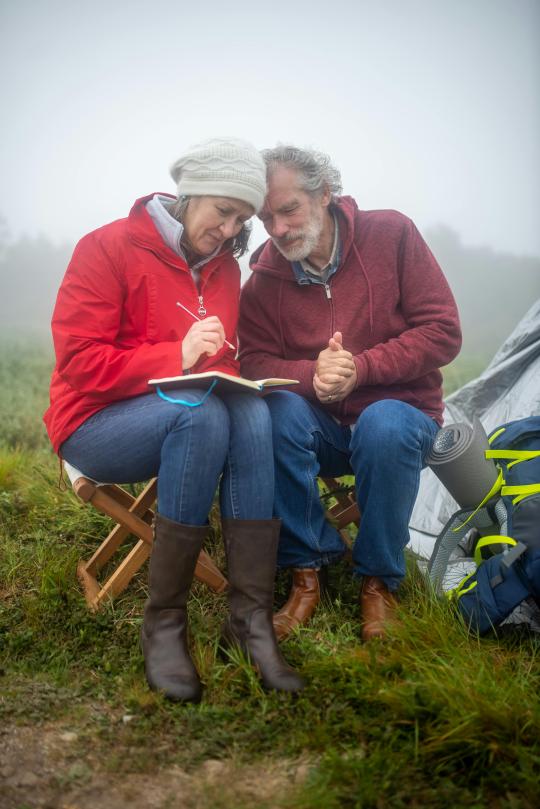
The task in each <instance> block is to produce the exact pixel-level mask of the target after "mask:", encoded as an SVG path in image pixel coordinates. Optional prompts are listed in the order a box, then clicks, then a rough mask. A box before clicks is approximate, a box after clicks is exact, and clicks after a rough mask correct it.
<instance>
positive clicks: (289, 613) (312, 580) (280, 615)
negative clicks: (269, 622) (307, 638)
mask: <svg viewBox="0 0 540 809" xmlns="http://www.w3.org/2000/svg"><path fill="white" fill-rule="evenodd" d="M325 573H326V568H322V570H316V569H315V568H309V567H307V568H300V567H294V568H293V571H292V574H293V580H292V587H291V592H290V593H289V598H288V600H287V602H286V603H285V604H284V605H283V607H282V608H281V609H280V610H278V612H276V614H275V615H274V618H273V623H274V631H275V633H276V638H277V639H278V640H283V638H286V637H287V636H288V635H290V633H291V632H292V630H293V629H294V628H295V627H296V626H300V624H306V623H307V622H308V621H309V619H310V618H311V616H312V615H313V613H314V612H315V609H316V608H317V604H318V603H319V601H320V600H321V578H324V574H325Z"/></svg>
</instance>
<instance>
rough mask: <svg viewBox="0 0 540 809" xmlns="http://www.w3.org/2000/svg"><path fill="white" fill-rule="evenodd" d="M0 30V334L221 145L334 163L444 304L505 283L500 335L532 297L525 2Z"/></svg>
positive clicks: (224, 11)
mask: <svg viewBox="0 0 540 809" xmlns="http://www.w3.org/2000/svg"><path fill="white" fill-rule="evenodd" d="M0 23H1V25H0V29H1V34H0V37H1V47H0V60H1V63H2V75H3V76H4V81H3V83H2V87H1V88H0V99H1V100H0V103H1V109H2V110H3V112H4V115H3V121H4V125H3V128H2V147H3V148H2V150H1V151H0V171H1V176H2V186H3V191H4V193H3V200H2V201H1V202H0V216H1V217H2V220H3V227H2V233H1V234H0V242H1V243H2V245H3V247H4V260H3V261H2V265H1V270H2V275H1V283H2V300H3V301H4V303H3V305H2V306H3V310H4V311H3V312H2V315H3V322H4V325H6V324H9V322H10V318H11V317H12V316H14V315H15V314H18V315H19V320H21V318H22V321H21V322H24V321H25V320H30V321H32V322H34V323H37V324H39V323H41V321H42V320H43V322H46V321H47V319H48V317H49V316H50V308H51V306H52V302H51V298H52V296H53V293H51V292H50V288H51V287H54V286H55V285H56V284H57V283H58V280H59V277H60V276H61V269H63V265H64V263H65V261H66V260H67V257H68V256H69V253H70V251H71V249H72V247H73V245H74V243H75V242H76V241H77V239H78V238H80V236H82V235H83V234H84V233H86V232H88V231H89V230H92V229H93V228H95V227H98V226H100V225H102V224H104V223H105V222H108V221H111V220H113V219H116V218H118V217H121V216H125V215H126V214H127V212H128V211H129V209H130V207H131V205H132V203H133V201H134V200H135V199H136V198H137V197H139V196H142V195H144V194H148V193H150V192H152V191H157V190H160V191H169V192H174V185H173V183H172V180H171V179H170V177H169V174H168V167H169V165H170V164H171V163H172V162H173V160H175V159H176V158H177V157H178V155H179V154H180V153H181V152H182V151H183V149H185V147H186V146H188V145H189V144H191V143H193V142H196V141H197V140H200V139H202V138H205V137H211V136H212V135H224V134H225V135H236V136H240V137H244V138H247V139H248V140H251V141H252V142H253V143H254V144H255V145H256V146H258V147H264V146H271V145H274V144H275V143H276V142H277V141H286V142H292V143H295V144H298V145H301V146H306V145H307V146H313V147H315V148H318V149H322V150H323V151H325V152H328V153H329V154H330V155H331V156H332V158H333V160H334V162H335V164H336V165H337V166H338V167H339V168H340V169H341V172H342V177H343V185H344V190H345V193H348V194H351V195H352V196H354V197H355V198H356V200H357V202H358V204H359V206H360V207H361V208H366V209H369V208H396V209H398V210H401V211H403V212H404V213H406V214H407V215H408V216H410V217H412V219H413V220H414V221H415V222H416V224H417V225H418V226H419V228H420V229H421V231H422V232H423V233H424V235H426V237H428V241H430V244H431V246H432V247H433V248H434V251H435V253H436V254H438V253H439V254H438V257H439V258H440V260H441V263H443V268H444V269H445V270H446V271H447V272H448V273H449V277H450V280H451V283H452V284H453V285H455V284H459V283H461V282H462V281H463V282H464V283H465V287H464V288H463V289H461V288H460V289H456V290H455V291H456V294H457V295H458V299H462V300H464V301H465V302H466V301H467V300H468V295H469V292H468V291H467V284H468V283H469V282H470V281H471V279H470V277H469V276H470V273H473V274H476V275H475V278H473V279H472V281H473V282H474V283H473V287H472V288H474V289H475V290H476V293H475V294H477V293H478V290H479V288H480V287H479V284H480V281H481V279H490V278H491V280H492V281H494V282H496V283H497V284H498V283H506V282H504V278H505V275H507V274H508V271H509V268H510V267H512V268H513V269H512V272H513V273H515V272H518V275H517V276H514V282H513V289H510V295H511V297H512V302H511V304H510V308H512V306H514V304H515V306H514V308H515V315H513V317H514V318H515V317H518V316H519V311H521V310H524V308H526V302H527V301H526V299H529V300H530V299H532V297H535V296H537V295H538V294H540V265H539V263H538V260H537V259H535V258H534V257H535V256H540V228H539V227H538V223H539V221H540V216H539V214H540V183H539V182H538V180H539V178H540V171H539V169H540V48H539V30H540V4H539V3H538V2H537V1H536V0H378V2H377V3H373V2H366V0H357V1H356V2H355V3H354V4H353V3H352V2H342V0H336V1H335V2H332V3H322V2H318V0H311V1H310V2H307V0H306V1H304V0H297V2H295V3H290V2H287V3H285V2H282V0H276V2H273V3H272V4H258V3H246V2H243V0H238V2H236V3H234V4H224V3H219V4H218V3H215V2H213V0H210V1H209V2H206V3H188V2H174V3H173V2H168V0H155V2H153V3H148V2H140V0H130V2H124V0H117V1H116V2H107V3H105V2H102V0H95V1H94V2H93V3H91V4H83V3H77V2H73V0H71V2H65V1H64V0H49V2H47V3H37V2H35V1H33V2H29V0H18V2H17V3H16V4H15V3H14V2H4V3H3V4H2V7H1V19H0ZM444 233H446V234H447V235H448V233H451V234H453V235H452V237H451V238H450V242H451V241H452V239H454V247H455V245H456V244H457V245H458V246H459V249H457V248H456V249H454V251H453V253H452V257H451V260H450V259H449V258H448V256H447V255H446V254H444V255H443V253H444V250H443V247H444V245H446V247H445V248H444V249H446V248H448V244H449V242H448V239H446V242H445V241H444V238H442V237H441V234H444ZM263 238H265V234H264V231H263V230H262V227H261V225H260V223H258V222H256V223H255V227H254V235H253V237H252V247H253V248H254V247H255V246H256V245H257V244H258V243H259V242H260V241H261V240H262V239H263ZM441 238H442V241H441ZM437 239H439V242H440V244H435V242H436V241H437ZM32 245H33V247H32ZM39 245H41V248H40V247H39ZM441 245H443V247H441ZM6 249H7V252H6ZM40 249H41V255H42V259H43V260H40V258H39V256H40ZM437 251H438V253H437ZM467 251H468V252H467ZM451 252H452V251H451ZM465 253H467V255H468V256H469V258H470V257H471V256H473V255H474V256H475V260H474V261H472V263H471V261H469V263H467V262H465V263H464V264H462V265H460V267H459V268H457V267H456V268H452V267H449V266H445V261H446V263H447V264H448V261H449V260H450V263H452V262H455V261H457V260H458V257H459V256H461V258H463V257H464V255H465ZM23 254H24V256H25V258H24V260H23V259H22V256H23ZM16 255H17V256H19V258H20V259H21V263H20V264H17V263H16V259H15V257H16ZM479 257H482V260H481V261H480V263H479ZM8 259H9V260H8ZM514 260H515V261H514ZM495 265H496V267H497V269H496V271H495V270H493V272H494V275H493V276H491V275H490V272H491V270H492V268H493V267H495ZM465 267H468V268H469V270H467V272H465V270H464V268H465ZM518 267H519V268H520V269H519V270H518V269H517V268H518ZM524 268H526V269H524ZM243 271H244V274H247V272H248V270H247V265H246V264H244V267H243ZM21 275H24V279H21V277H20V276H21ZM13 281H15V283H12V282H13ZM21 285H22V288H21ZM45 288H46V289H47V292H46V293H45V291H44V290H45ZM506 288H507V287H506V286H505V287H504V289H505V290H506ZM40 290H41V291H40ZM505 294H506V293H505ZM47 296H48V297H47ZM37 298H39V300H37ZM514 298H515V300H514ZM522 299H523V301H522ZM469 303H470V302H469ZM38 304H39V306H38ZM478 305H479V306H480V310H479V311H482V308H481V306H482V302H481V301H480V302H479V304H478ZM38 310H39V311H38ZM25 313H26V315H27V317H26V315H25ZM521 313H522V312H521ZM474 319H475V318H474V317H473V318H472V319H471V320H472V321H474ZM505 329H506V326H504V330H505ZM471 339H472V337H471ZM493 339H495V338H493Z"/></svg>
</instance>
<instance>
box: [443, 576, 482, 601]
mask: <svg viewBox="0 0 540 809" xmlns="http://www.w3.org/2000/svg"><path fill="white" fill-rule="evenodd" d="M475 573H476V570H473V572H472V573H469V574H468V575H467V576H465V578H464V579H461V581H460V582H459V584H458V585H456V587H454V588H452V590H447V591H446V593H445V595H446V597H447V598H449V599H454V598H461V596H464V595H465V593H468V592H469V591H470V590H474V588H475V587H476V585H477V584H478V582H477V581H476V579H475V580H474V581H473V582H471V583H470V584H469V586H468V587H465V585H466V584H467V582H468V581H469V579H470V578H472V576H474V575H475Z"/></svg>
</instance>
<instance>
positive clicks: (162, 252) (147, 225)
mask: <svg viewBox="0 0 540 809" xmlns="http://www.w3.org/2000/svg"><path fill="white" fill-rule="evenodd" d="M156 193H157V194H158V196H160V197H166V198H167V199H170V200H171V201H174V200H175V199H176V197H175V196H174V195H172V194H167V193H163V192H161V191H157V192H154V193H153V194H148V195H147V196H145V197H140V198H139V199H137V200H135V202H134V204H133V207H132V208H131V210H130V212H129V215H128V218H127V232H128V237H129V239H130V241H131V242H132V243H133V244H136V245H137V246H138V247H143V248H146V249H147V250H151V251H152V252H153V253H154V254H155V255H156V256H158V258H160V259H161V260H162V261H165V262H166V263H167V264H172V265H173V266H175V267H183V268H185V269H189V268H188V264H187V263H186V261H185V259H184V258H182V257H181V256H179V255H178V254H177V253H175V252H174V251H173V250H172V249H171V248H170V247H169V246H168V245H167V244H165V242H164V240H163V237H162V236H161V234H160V233H159V232H158V230H157V228H156V226H155V224H154V222H153V221H152V217H151V216H150V214H149V213H148V211H147V210H146V205H147V203H148V202H150V200H151V199H153V197H155V196H156ZM226 259H231V260H233V261H236V259H234V257H233V254H232V251H231V250H230V249H224V250H222V251H221V252H220V253H218V254H217V255H215V256H212V257H209V258H208V259H207V261H206V263H205V265H204V270H203V271H204V272H205V273H208V272H210V271H213V270H214V269H215V268H216V267H217V266H219V265H220V264H221V263H223V261H224V260H226Z"/></svg>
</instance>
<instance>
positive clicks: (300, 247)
mask: <svg viewBox="0 0 540 809" xmlns="http://www.w3.org/2000/svg"><path fill="white" fill-rule="evenodd" d="M321 232H322V222H317V221H316V220H312V221H311V222H310V223H309V225H307V226H306V229H305V230H304V231H303V232H301V233H299V232H298V231H296V232H294V231H293V232H292V233H291V234H289V238H290V239H291V240H292V239H294V238H297V237H298V236H300V237H301V238H302V241H301V242H300V244H296V245H291V247H290V248H289V249H287V242H285V244H283V240H282V241H281V243H278V242H277V240H276V239H272V241H273V242H274V244H275V245H276V247H277V249H278V250H279V252H280V253H281V255H282V256H284V257H285V258H286V259H287V261H303V259H305V258H307V257H308V256H309V255H310V254H311V253H313V251H314V250H315V248H316V247H317V245H318V243H319V239H320V237H321Z"/></svg>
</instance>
